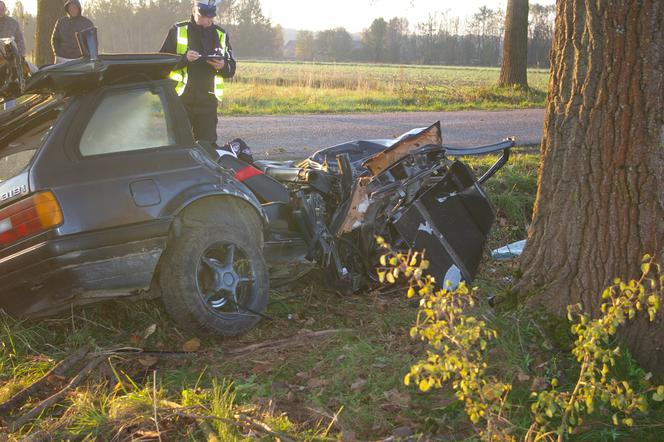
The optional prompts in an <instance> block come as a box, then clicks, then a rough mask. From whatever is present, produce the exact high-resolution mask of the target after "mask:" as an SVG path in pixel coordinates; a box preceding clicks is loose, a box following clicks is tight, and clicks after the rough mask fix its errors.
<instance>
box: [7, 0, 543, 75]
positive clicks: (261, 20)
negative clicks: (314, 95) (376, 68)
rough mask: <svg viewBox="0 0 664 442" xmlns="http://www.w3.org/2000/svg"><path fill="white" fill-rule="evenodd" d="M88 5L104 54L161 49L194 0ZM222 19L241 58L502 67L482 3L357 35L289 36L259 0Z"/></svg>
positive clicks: (534, 38) (537, 8)
mask: <svg viewBox="0 0 664 442" xmlns="http://www.w3.org/2000/svg"><path fill="white" fill-rule="evenodd" d="M85 7H86V8H85V10H84V15H87V16H88V17H90V18H91V19H92V20H93V21H94V23H95V25H96V26H97V28H98V29H99V37H100V44H101V49H102V51H103V52H107V53H113V52H116V53H117V52H153V51H157V50H158V49H159V48H160V47H161V43H162V41H163V39H164V37H165V35H166V32H167V30H168V28H169V27H170V26H172V25H173V23H175V22H177V21H181V20H187V19H188V18H189V16H190V14H191V1H190V0H89V1H87V2H86V3H85ZM63 13H64V10H63ZM12 15H13V16H14V17H15V18H17V19H18V20H19V22H20V23H21V24H22V26H23V28H24V33H25V36H26V45H27V50H28V53H32V52H33V51H34V34H35V17H34V16H32V15H30V14H28V13H26V12H25V9H24V8H23V5H22V4H21V3H20V1H19V2H17V5H16V7H15V9H14V11H13V14H12ZM554 16H555V7H554V6H541V5H539V4H532V5H531V6H530V19H529V34H528V35H529V39H528V64H529V66H531V67H542V68H547V67H548V66H549V51H550V48H551V39H552V35H553V22H554ZM219 23H221V25H222V26H223V27H224V28H226V30H227V31H228V32H229V33H230V37H231V43H232V45H233V48H234V50H235V54H236V56H237V57H238V58H240V59H242V58H245V59H247V58H254V59H275V60H280V59H295V60H303V61H333V62H334V61H355V62H374V63H398V64H425V65H462V66H498V65H500V57H501V55H502V50H501V49H502V37H503V26H504V11H502V10H492V9H490V8H487V7H481V8H480V9H479V10H478V12H477V13H475V14H474V15H473V16H472V17H471V18H470V19H469V20H468V21H467V22H466V23H465V27H464V33H463V34H462V33H461V25H460V19H459V18H458V17H451V16H448V15H446V14H437V15H431V16H430V17H429V19H428V20H426V21H425V22H421V23H417V24H415V25H414V26H411V25H410V24H409V23H408V21H407V20H406V19H403V18H398V17H395V18H392V19H390V20H388V21H386V20H385V19H383V18H377V19H375V20H373V22H372V23H368V27H367V28H366V29H365V30H364V31H363V32H362V33H361V35H360V36H359V39H358V38H357V36H355V38H354V37H353V36H352V35H351V34H350V33H349V32H348V31H347V30H346V29H345V28H343V27H339V28H335V29H329V30H325V31H321V32H311V31H299V32H297V34H296V36H295V37H294V39H293V40H290V41H286V42H285V41H284V30H283V29H282V28H281V26H279V25H276V26H275V25H273V24H272V23H271V21H270V19H269V18H267V17H266V16H265V15H264V14H263V10H262V7H261V3H260V0H227V1H225V2H223V5H222V6H221V9H220V14H219Z"/></svg>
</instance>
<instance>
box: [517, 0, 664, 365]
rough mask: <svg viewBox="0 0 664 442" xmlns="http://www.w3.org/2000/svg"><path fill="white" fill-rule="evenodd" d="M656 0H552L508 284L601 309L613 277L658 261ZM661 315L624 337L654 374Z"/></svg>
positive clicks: (555, 306) (663, 134)
mask: <svg viewBox="0 0 664 442" xmlns="http://www.w3.org/2000/svg"><path fill="white" fill-rule="evenodd" d="M662 42H664V2H661V1H659V0H632V1H627V0H625V1H617V0H605V1H587V0H567V1H559V2H558V4H557V18H556V32H555V37H554V43H553V51H552V60H551V63H552V64H551V79H550V81H549V95H548V99H547V105H546V117H545V125H544V138H543V141H542V163H541V165H540V176H539V187H538V193H537V198H536V202H535V209H534V214H533V222H532V225H531V230H530V232H529V241H528V246H527V247H526V250H525V251H524V255H523V258H522V268H523V270H524V275H523V278H522V280H521V282H520V283H519V285H518V287H517V290H519V291H521V292H523V291H531V292H535V293H537V295H536V297H535V299H534V301H535V302H539V303H540V304H542V305H544V306H545V307H546V308H548V309H549V310H550V311H552V312H555V313H557V314H563V313H565V310H566V306H567V305H568V304H573V303H578V302H580V303H581V304H582V305H583V306H584V307H585V308H586V309H587V310H588V311H590V312H592V313H593V314H594V315H597V314H598V313H599V306H600V304H601V292H602V290H603V288H604V287H605V286H607V285H609V284H610V283H611V281H612V279H613V278H614V277H621V278H623V279H628V278H634V277H637V276H639V274H640V271H639V266H640V262H641V258H642V255H644V254H645V253H650V254H654V256H657V257H659V259H660V262H662V261H663V260H662V258H664V126H663V124H664V111H663V107H664V80H663V77H664V69H663V68H662V66H664V46H663V45H662ZM663 316H664V315H662V312H660V314H659V315H658V317H657V319H656V321H655V322H654V323H647V321H641V322H637V323H635V324H632V325H631V326H630V327H629V329H628V330H627V333H626V334H625V336H626V337H627V340H628V343H629V344H630V348H631V349H632V352H633V354H634V355H635V356H636V357H637V359H638V360H639V362H640V363H641V364H642V365H643V366H645V367H647V368H648V369H650V370H657V371H659V372H660V373H662V372H664V325H663V324H662V322H663V321H662V317H663Z"/></svg>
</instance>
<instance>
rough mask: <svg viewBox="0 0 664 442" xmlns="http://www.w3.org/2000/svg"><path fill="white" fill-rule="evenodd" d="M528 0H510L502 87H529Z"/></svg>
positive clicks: (501, 76) (501, 69) (500, 81)
mask: <svg viewBox="0 0 664 442" xmlns="http://www.w3.org/2000/svg"><path fill="white" fill-rule="evenodd" d="M527 68H528V0H509V1H508V2H507V15H506V17H505V39H504V41H503V61H502V65H501V68H500V80H499V84H500V86H523V87H527V86H528V71H527Z"/></svg>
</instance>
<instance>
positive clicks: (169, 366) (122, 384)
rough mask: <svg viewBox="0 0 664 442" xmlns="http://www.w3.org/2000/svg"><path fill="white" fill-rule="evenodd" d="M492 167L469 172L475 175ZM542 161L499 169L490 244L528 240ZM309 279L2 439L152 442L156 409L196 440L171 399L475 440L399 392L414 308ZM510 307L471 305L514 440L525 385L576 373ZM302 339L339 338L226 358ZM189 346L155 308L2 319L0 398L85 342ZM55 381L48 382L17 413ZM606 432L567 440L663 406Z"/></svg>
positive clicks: (656, 427) (366, 429) (321, 436)
mask: <svg viewBox="0 0 664 442" xmlns="http://www.w3.org/2000/svg"><path fill="white" fill-rule="evenodd" d="M494 160H495V157H493V158H480V159H468V162H469V163H470V164H471V167H473V168H475V169H476V170H477V171H478V172H481V171H483V170H486V169H487V168H488V167H489V166H490V164H491V163H492V162H493V161H494ZM538 161H539V155H538V153H535V152H533V151H532V150H517V152H516V153H515V155H514V156H513V157H512V159H511V160H510V163H509V165H508V166H507V167H505V168H504V169H503V170H501V171H500V172H499V173H498V174H497V175H496V176H495V177H494V178H492V179H491V181H490V182H489V183H487V186H486V189H487V192H488V193H489V194H490V196H491V197H492V199H493V200H494V202H496V207H497V211H498V220H499V221H498V223H497V224H496V227H495V228H494V230H493V233H492V235H491V238H490V239H489V242H490V244H489V248H491V247H496V246H499V245H503V244H504V243H505V242H507V241H511V240H515V239H521V238H523V236H524V235H525V231H526V230H525V229H526V225H527V223H528V220H529V216H530V213H531V210H532V201H533V198H534V192H535V188H536V170H537V165H538ZM501 219H503V220H504V221H502V222H500V220H501ZM517 270H518V269H517V268H516V265H515V264H514V263H511V262H507V263H499V262H494V261H491V260H489V259H488V258H487V259H485V260H484V262H483V264H482V270H481V273H480V275H479V277H478V278H477V280H476V284H477V285H478V286H479V288H480V290H481V294H482V296H483V297H490V296H496V297H497V299H499V300H500V299H506V298H509V289H510V287H511V280H513V278H514V277H515V275H516V273H517ZM314 279H315V278H310V279H309V280H305V281H303V282H301V283H298V284H296V285H293V286H290V287H288V288H280V289H276V290H273V291H272V293H271V300H270V305H269V308H268V314H269V315H270V316H271V317H272V318H273V319H272V320H271V321H263V322H262V323H261V324H260V326H259V327H258V328H256V329H255V330H253V331H251V332H250V333H249V334H248V335H246V336H243V337H241V338H238V339H206V340H203V341H202V344H201V349H200V352H199V353H197V354H196V355H192V356H191V357H188V358H184V359H181V358H162V359H160V360H159V361H158V362H157V363H156V365H154V366H146V364H144V363H141V362H140V361H139V360H137V359H136V358H126V357H118V356H116V357H113V358H112V359H111V361H110V362H111V365H112V369H111V367H110V366H106V367H103V368H101V369H99V370H97V371H96V372H95V373H94V374H93V376H92V377H91V378H90V379H89V380H88V381H87V382H86V383H84V384H83V385H82V386H81V387H79V388H77V389H76V390H75V391H74V392H73V393H72V394H70V395H69V396H67V398H66V399H65V400H64V401H63V402H61V403H60V404H59V405H57V406H53V407H51V408H49V409H47V410H46V412H45V413H44V414H43V415H42V416H40V418H38V419H37V420H36V421H35V422H32V423H29V424H28V425H26V426H25V427H24V428H22V429H21V430H20V431H19V432H18V433H15V434H9V433H7V432H6V429H5V430H3V429H2V428H0V440H7V439H10V440H11V439H12V438H16V439H18V438H20V436H23V435H26V434H28V433H30V432H34V431H36V430H38V429H43V428H49V427H51V426H53V425H54V424H55V423H56V422H58V421H61V422H64V424H63V425H62V427H61V428H59V429H58V430H57V431H56V432H55V434H54V437H55V439H56V440H57V439H67V438H68V439H70V440H95V438H98V439H99V440H109V439H112V438H114V437H116V438H117V439H118V440H128V439H130V438H131V437H135V438H138V437H141V436H142V437H147V436H149V435H150V434H152V435H153V436H154V434H156V433H154V432H155V431H156V428H157V426H156V423H155V420H154V405H155V403H157V405H158V407H157V408H158V413H157V417H158V419H157V422H158V425H159V429H160V431H161V432H162V437H163V438H164V440H185V441H197V440H203V439H204V430H203V429H202V427H201V426H200V425H199V424H197V423H196V422H195V421H194V420H192V419H189V418H185V417H180V416H177V415H175V414H174V412H173V409H172V408H169V407H170V406H172V404H173V403H176V404H178V406H180V407H184V409H185V410H187V412H188V413H191V414H196V415H199V416H207V415H209V416H217V417H225V418H227V419H233V418H234V416H235V415H236V414H239V413H242V414H246V415H249V416H253V417H254V418H256V419H259V420H261V421H263V422H265V423H266V424H268V425H269V426H270V427H271V428H272V429H273V430H275V431H281V432H284V433H286V434H289V435H291V436H292V437H294V438H295V439H296V440H302V441H327V440H338V439H339V438H341V437H342V435H343V436H344V437H346V438H347V439H352V438H353V437H354V438H357V439H359V440H378V439H380V438H385V437H388V436H390V435H391V434H392V433H393V432H394V431H395V429H397V428H400V427H407V428H409V429H411V430H412V431H413V432H415V433H416V434H419V435H422V436H424V438H425V439H426V438H429V437H431V436H434V438H435V436H438V437H443V438H444V439H445V440H477V439H476V438H475V436H474V435H475V434H476V432H475V430H474V429H473V427H472V425H470V423H469V422H468V420H467V418H466V417H465V414H464V411H463V407H462V406H461V405H460V404H459V403H458V402H457V401H456V400H455V399H454V397H453V395H452V393H451V391H450V390H449V389H446V390H441V391H435V392H432V393H430V394H423V393H419V392H417V391H416V389H414V388H408V387H406V386H404V385H403V382H402V380H403V376H404V374H405V373H406V372H407V371H408V369H409V366H410V365H411V364H412V363H413V362H414V361H415V360H417V359H418V358H420V357H422V356H423V354H424V347H423V346H422V345H421V344H419V343H418V342H414V341H412V340H411V339H410V338H409V336H408V330H409V328H410V326H411V325H412V324H413V323H414V321H415V316H416V309H417V302H416V301H410V300H407V299H406V298H405V295H404V294H403V293H399V292H389V291H386V292H372V293H362V294H358V295H353V296H339V295H337V294H334V293H331V292H328V291H326V290H324V289H322V288H321V287H320V286H319V285H318V284H317V283H316V282H315V281H314ZM511 301H512V302H500V303H499V304H498V307H497V308H495V309H493V308H490V307H489V306H488V305H487V303H486V302H481V303H480V304H481V306H480V307H479V308H480V314H481V315H482V317H483V318H485V319H486V320H488V321H489V323H490V325H491V327H493V328H495V329H496V330H497V331H498V339H497V340H495V341H494V344H493V347H492V348H491V349H490V351H489V360H488V362H489V365H490V370H491V372H492V373H493V374H496V375H497V376H499V377H501V378H502V379H504V380H505V381H509V382H513V384H514V389H513V391H512V392H511V394H510V403H511V406H510V408H509V410H508V411H509V413H508V418H509V419H510V422H511V423H512V425H513V429H514V431H515V433H516V434H523V433H524V432H525V431H526V429H527V428H528V426H529V425H530V413H529V407H530V401H531V398H530V391H531V388H533V387H534V386H537V385H539V386H542V387H543V386H545V385H546V383H547V382H548V381H550V379H551V378H552V377H556V378H557V379H559V380H560V382H561V385H563V386H568V385H569V384H570V383H572V382H573V379H574V374H575V369H576V364H575V362H574V361H573V360H572V358H571V357H570V355H569V352H568V350H569V347H570V335H569V325H568V324H567V323H566V321H563V320H559V319H556V318H552V317H549V316H546V315H543V314H539V313H532V312H527V311H525V310H524V309H522V307H521V306H520V304H519V300H518V299H512V300H511ZM153 324H156V331H155V333H154V334H152V335H150V336H149V337H147V339H144V338H143V335H144V333H145V331H146V329H148V328H149V327H150V326H151V325H153ZM302 329H311V330H324V329H345V330H347V331H344V332H341V333H338V334H336V335H333V336H330V337H328V338H325V339H317V340H315V341H298V340H294V341H293V344H292V345H290V346H286V347H283V348H278V349H271V348H268V349H263V350H261V351H255V352H252V353H251V354H249V355H247V356H243V357H240V358H231V357H229V356H228V355H227V354H226V351H227V350H230V349H235V348H238V347H242V346H245V345H249V344H254V343H259V342H264V341H266V340H270V339H275V338H284V337H293V336H297V333H298V332H300V331H301V330H302ZM191 338H192V336H190V335H188V334H187V333H184V332H181V331H180V330H178V329H177V328H176V326H175V325H174V324H173V323H172V322H171V321H170V320H169V319H168V317H167V315H166V313H165V311H164V310H163V308H162V306H161V304H160V302H159V301H150V302H148V301H141V302H134V303H128V302H111V303H105V304H102V305H98V306H91V307H86V308H78V309H74V310H73V311H72V312H69V313H64V314H62V315H60V316H57V317H54V318H48V319H41V320H34V321H24V322H16V321H14V320H12V319H10V318H8V317H6V316H2V317H0V400H3V399H6V398H7V397H10V396H11V395H12V394H13V393H15V392H16V391H17V390H18V389H19V388H20V387H22V386H25V385H27V384H29V383H30V382H31V381H33V380H34V379H36V378H38V377H40V376H41V375H43V374H44V373H45V372H46V371H47V370H48V369H49V368H50V367H52V366H53V364H55V362H56V361H57V360H60V359H62V358H64V357H65V356H66V355H67V354H70V353H71V352H73V351H74V350H75V349H77V348H79V347H80V346H81V345H84V344H89V345H92V346H93V347H94V348H97V349H108V348H111V347H116V346H129V347H141V348H146V349H149V350H160V351H168V350H175V351H177V350H180V349H181V348H182V345H183V344H184V343H185V342H186V341H188V340H189V339H191ZM618 374H619V376H621V377H624V378H626V379H630V380H633V381H635V383H636V384H638V382H639V380H640V379H642V378H643V372H642V371H640V369H638V367H636V365H635V364H634V362H633V360H632V359H631V358H630V357H629V355H626V356H624V357H623V358H622V359H621V360H620V361H619V363H618ZM63 383H64V380H59V381H58V380H55V383H54V385H53V386H51V387H50V388H49V389H47V390H48V391H44V392H42V393H41V394H40V395H38V396H37V397H34V398H31V400H30V402H29V403H28V404H27V405H26V406H25V407H24V408H23V410H22V411H25V410H27V409H28V408H30V407H31V406H34V404H35V403H36V402H37V401H38V400H41V399H43V398H44V397H46V396H47V395H48V394H51V393H53V391H55V390H56V389H57V388H58V387H61V386H62V385H63ZM169 404H170V405H169ZM11 417H13V416H10V418H11ZM609 422H610V415H608V416H605V415H602V414H601V413H598V414H597V415H595V416H593V417H592V419H590V420H588V424H587V425H586V426H585V427H584V429H583V432H582V433H580V434H578V435H575V436H574V437H573V439H574V440H579V441H598V440H607V441H608V440H636V439H641V440H643V441H655V440H659V439H660V436H659V435H660V434H661V432H660V430H662V428H663V427H662V424H663V423H664V409H663V407H662V405H661V404H659V405H657V404H654V406H653V408H652V409H651V411H650V412H648V413H646V414H643V415H641V416H638V417H637V419H636V423H637V427H636V428H634V429H625V428H617V429H615V428H613V427H612V426H611V425H610V424H608V423H609ZM607 424H608V425H607ZM208 427H209V429H211V431H212V432H214V433H216V434H217V435H218V438H219V439H220V440H222V441H242V440H251V437H250V436H248V435H247V432H246V431H244V432H243V431H240V430H239V429H238V428H237V427H236V426H234V425H229V424H228V423H226V422H222V421H219V420H209V421H208ZM3 431H5V432H4V433H3ZM264 440H269V438H265V439H264Z"/></svg>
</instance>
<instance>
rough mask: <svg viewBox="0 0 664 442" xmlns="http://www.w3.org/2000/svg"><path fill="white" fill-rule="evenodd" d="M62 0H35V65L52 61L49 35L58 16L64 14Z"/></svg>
mask: <svg viewBox="0 0 664 442" xmlns="http://www.w3.org/2000/svg"><path fill="white" fill-rule="evenodd" d="M63 4H64V2H63V1H62V0H37V35H36V37H35V45H36V55H35V62H36V63H37V66H42V65H45V64H50V63H53V50H52V49H51V35H52V34H53V28H54V27H55V22H56V21H58V18H60V16H62V15H63V14H64V9H62V8H63Z"/></svg>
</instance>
